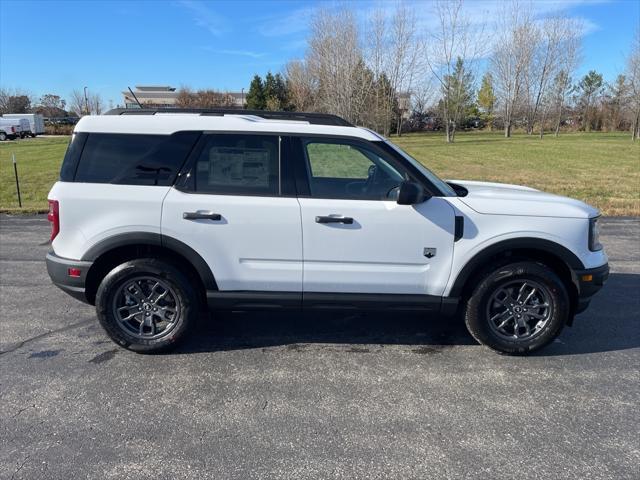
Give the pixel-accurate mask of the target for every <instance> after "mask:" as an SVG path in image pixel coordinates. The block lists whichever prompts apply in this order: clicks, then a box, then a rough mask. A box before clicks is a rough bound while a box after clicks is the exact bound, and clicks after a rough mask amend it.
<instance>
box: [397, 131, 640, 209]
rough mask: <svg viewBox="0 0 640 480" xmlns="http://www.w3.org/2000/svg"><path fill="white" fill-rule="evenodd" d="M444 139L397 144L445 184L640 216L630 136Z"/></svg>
mask: <svg viewBox="0 0 640 480" xmlns="http://www.w3.org/2000/svg"><path fill="white" fill-rule="evenodd" d="M443 137H444V136H443V135H442V134H438V135H435V134H409V135H403V136H402V137H394V138H392V141H393V142H395V143H397V144H398V145H399V146H400V147H402V148H403V149H404V150H406V151H407V152H408V153H409V154H411V155H412V156H413V157H415V158H416V159H418V160H420V161H421V162H422V163H424V164H425V165H426V166H427V167H429V168H430V169H431V170H432V171H434V172H435V173H437V174H438V175H439V176H441V177H442V178H445V179H464V180H484V181H492V182H503V183H514V184H518V185H528V186H530V187H534V188H538V189H540V190H544V191H547V192H551V193H557V194H560V195H566V196H568V197H573V198H577V199H580V200H583V201H585V202H587V203H589V204H591V205H593V206H595V207H597V208H599V209H600V210H601V211H602V213H603V214H604V215H640V143H638V142H636V143H635V144H634V143H632V142H631V136H630V135H629V134H626V133H572V134H561V135H560V136H559V137H557V138H556V137H554V136H552V135H549V136H545V137H544V138H543V139H542V140H540V138H539V137H536V136H533V137H530V136H528V135H525V134H516V135H514V136H513V137H512V138H504V137H503V136H502V134H501V133H489V132H470V133H465V134H462V135H456V141H455V143H453V144H447V143H446V142H445V141H444V138H443Z"/></svg>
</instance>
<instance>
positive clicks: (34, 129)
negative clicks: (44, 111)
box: [2, 113, 44, 137]
mask: <svg viewBox="0 0 640 480" xmlns="http://www.w3.org/2000/svg"><path fill="white" fill-rule="evenodd" d="M2 118H8V119H25V120H27V121H28V122H29V135H30V136H32V137H35V136H36V135H40V134H42V133H44V117H43V116H42V115H40V114H39V113H5V114H4V115H2Z"/></svg>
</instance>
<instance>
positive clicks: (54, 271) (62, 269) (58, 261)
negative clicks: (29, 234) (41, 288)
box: [46, 252, 93, 303]
mask: <svg viewBox="0 0 640 480" xmlns="http://www.w3.org/2000/svg"><path fill="white" fill-rule="evenodd" d="M46 262H47V272H48V273H49V277H51V281H52V282H53V283H54V285H56V286H57V287H59V288H60V289H62V290H63V291H64V292H66V293H68V294H69V295H71V296H72V297H74V298H76V299H78V300H81V301H83V302H85V303H88V300H87V298H86V296H85V281H86V278H87V273H88V272H89V269H90V268H91V265H92V264H93V262H83V261H81V260H70V259H68V258H62V257H59V256H57V255H56V254H55V253H53V252H49V253H47V257H46ZM70 269H76V270H77V271H78V272H79V275H78V276H71V275H70V272H69V270H70Z"/></svg>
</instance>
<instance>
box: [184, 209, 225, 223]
mask: <svg viewBox="0 0 640 480" xmlns="http://www.w3.org/2000/svg"><path fill="white" fill-rule="evenodd" d="M182 218H184V219H185V220H213V221H218V220H222V215H220V214H219V213H213V212H211V211H209V210H198V211H197V212H184V213H183V214H182Z"/></svg>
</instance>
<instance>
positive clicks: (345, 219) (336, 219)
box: [316, 215, 353, 225]
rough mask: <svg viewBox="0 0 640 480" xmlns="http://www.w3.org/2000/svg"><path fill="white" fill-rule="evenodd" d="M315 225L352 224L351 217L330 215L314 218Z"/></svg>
mask: <svg viewBox="0 0 640 480" xmlns="http://www.w3.org/2000/svg"><path fill="white" fill-rule="evenodd" d="M316 223H344V224H346V225H351V224H353V218H351V217H332V216H331V215H327V216H319V217H316Z"/></svg>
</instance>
